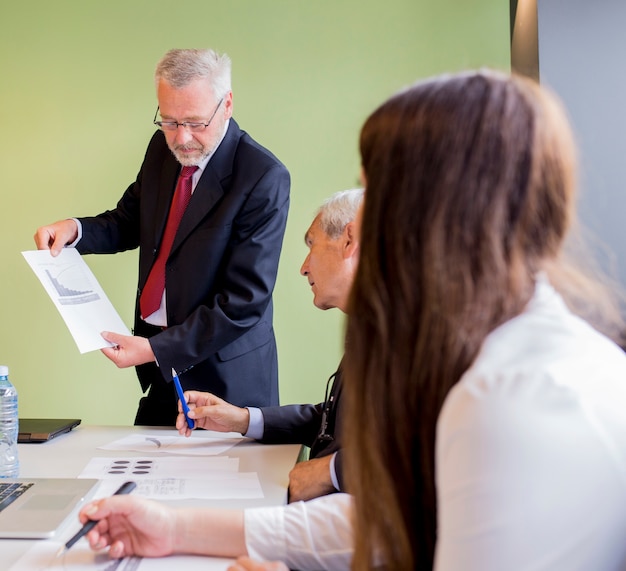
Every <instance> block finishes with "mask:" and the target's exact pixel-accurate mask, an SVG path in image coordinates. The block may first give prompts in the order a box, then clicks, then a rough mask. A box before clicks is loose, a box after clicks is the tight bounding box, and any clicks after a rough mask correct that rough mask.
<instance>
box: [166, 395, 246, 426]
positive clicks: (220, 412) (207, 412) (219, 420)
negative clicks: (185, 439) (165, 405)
mask: <svg viewBox="0 0 626 571" xmlns="http://www.w3.org/2000/svg"><path fill="white" fill-rule="evenodd" d="M184 396H185V399H186V400H187V404H188V405H189V418H193V420H195V421H196V426H197V427H199V428H204V429H205V430H216V431H217V432H239V433H240V434H245V433H246V432H248V425H249V423H250V413H249V412H248V409H247V408H241V407H238V406H235V405H232V404H230V403H227V402H226V401H225V400H223V399H221V398H219V397H216V396H215V395H213V394H211V393H205V392H200V391H186V392H185V394H184ZM176 428H177V429H178V432H179V433H180V434H182V435H184V436H189V435H190V434H191V430H190V429H189V427H188V426H187V421H186V420H185V415H184V414H183V407H182V404H181V403H180V401H179V402H178V417H177V418H176Z"/></svg>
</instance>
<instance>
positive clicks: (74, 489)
mask: <svg viewBox="0 0 626 571" xmlns="http://www.w3.org/2000/svg"><path fill="white" fill-rule="evenodd" d="M98 482H99V480H92V479H82V478H18V479H8V478H7V479H4V478H3V479H0V539H46V538H50V537H53V536H54V534H55V532H56V531H57V529H58V528H59V527H60V526H61V524H63V523H64V521H65V520H66V519H67V518H68V517H69V516H70V514H72V513H74V516H75V517H76V514H75V508H76V507H77V506H78V504H79V503H81V502H82V501H84V500H87V499H90V498H91V497H92V496H93V494H94V492H95V490H96V484H97V483H98ZM79 527H80V526H79V523H78V518H76V528H77V529H78V528H79Z"/></svg>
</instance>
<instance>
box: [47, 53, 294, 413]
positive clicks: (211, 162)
mask: <svg viewBox="0 0 626 571" xmlns="http://www.w3.org/2000/svg"><path fill="white" fill-rule="evenodd" d="M155 83H156V90H157V99H158V104H159V107H158V108H157V112H156V114H155V117H154V123H155V125H157V126H158V127H159V130H158V131H157V132H156V133H155V134H154V135H153V137H152V139H151V141H150V143H149V145H148V149H147V151H146V154H145V158H144V161H143V164H142V166H141V169H140V171H139V174H138V175H137V179H136V180H135V182H134V183H132V184H131V185H130V186H129V187H128V189H127V190H126V192H125V193H124V194H123V196H122V198H121V199H120V201H119V202H118V203H117V206H116V207H115V208H114V209H113V210H109V211H107V212H103V213H102V214H99V215H98V216H95V217H87V218H79V219H69V220H62V221H59V222H56V223H54V224H52V225H50V226H44V227H42V228H39V229H38V230H37V233H36V235H35V242H36V244H37V247H38V248H39V249H50V250H51V252H52V255H57V254H58V253H59V252H60V251H61V249H62V248H63V247H65V246H68V245H71V246H74V245H75V246H76V248H77V249H78V251H79V252H80V253H81V254H91V253H115V252H121V251H124V250H129V249H133V248H137V247H139V282H138V291H137V303H136V311H135V327H134V336H124V335H118V334H114V333H110V332H104V333H103V337H104V338H105V339H106V340H107V341H109V342H111V343H112V344H113V345H114V347H111V348H106V349H103V350H102V352H103V353H104V354H105V355H106V356H107V357H108V358H109V359H111V360H112V361H113V362H114V363H115V364H116V365H117V366H118V367H130V366H136V367H137V375H138V377H139V381H140V383H141V388H142V390H143V391H144V393H145V392H146V391H148V393H147V395H146V396H144V397H143V398H142V399H141V400H140V403H139V409H138V411H137V416H136V418H135V424H143V425H174V423H175V421H176V415H177V408H176V403H177V398H176V393H175V390H174V387H173V383H172V382H171V381H172V376H171V370H172V368H173V369H175V370H176V371H177V372H178V373H179V375H180V377H181V383H182V385H183V387H184V388H185V389H196V390H205V391H211V392H213V393H215V394H217V395H220V396H221V397H223V398H225V399H228V400H230V401H232V402H234V403H240V404H244V403H245V404H251V403H252V404H255V405H257V406H267V405H276V404H278V364H277V354H276V342H275V338H274V330H273V324H272V316H273V308H272V291H273V289H274V283H275V280H276V273H277V269H278V260H279V256H280V251H281V247H282V241H283V234H284V231H285V225H286V221H287V211H288V208H289V187H290V178H289V173H288V171H287V169H286V168H285V166H284V165H283V164H281V163H280V161H279V160H278V159H277V158H276V157H275V156H274V155H273V154H272V153H270V152H269V151H268V150H267V149H265V148H263V147H262V146H261V145H259V144H258V143H257V142H255V141H254V140H253V139H252V138H251V137H250V136H249V135H248V134H247V133H246V132H245V131H242V130H241V129H240V128H239V125H237V123H236V122H235V120H234V119H232V113H233V94H232V91H231V62H230V58H229V57H228V56H227V55H225V54H223V55H219V54H217V53H216V52H214V51H213V50H171V51H169V52H167V53H166V54H165V56H164V57H163V59H162V60H161V61H160V62H159V64H158V65H157V68H156V73H155ZM190 192H191V197H189V193H190ZM187 204H188V206H187Z"/></svg>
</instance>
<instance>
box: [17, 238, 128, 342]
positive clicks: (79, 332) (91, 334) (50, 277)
mask: <svg viewBox="0 0 626 571" xmlns="http://www.w3.org/2000/svg"><path fill="white" fill-rule="evenodd" d="M22 255H23V256H24V258H25V259H26V261H27V262H28V264H29V265H30V267H31V268H32V270H33V271H34V272H35V275H36V276H37V277H38V278H39V281H40V282H41V284H42V285H43V287H44V289H45V290H46V292H47V293H48V295H49V296H50V299H52V301H53V303H54V305H55V307H56V308H57V309H58V311H59V313H60V314H61V317H62V318H63V320H64V321H65V324H66V325H67V328H68V329H69V331H70V333H71V334H72V337H73V338H74V341H75V343H76V345H77V346H78V350H79V351H80V352H81V353H87V352H89V351H95V350H96V349H102V348H103V347H110V346H111V344H110V343H108V342H107V341H105V340H104V339H103V338H102V336H101V335H100V334H101V333H102V331H112V332H114V333H119V334H121V335H130V334H131V333H130V331H129V329H128V327H127V326H126V325H125V323H124V322H123V321H122V319H121V318H120V316H119V314H118V313H117V311H116V310H115V308H114V307H113V305H112V304H111V302H110V301H109V298H108V297H107V296H106V294H105V293H104V290H103V289H102V287H101V286H100V284H99V283H98V280H97V279H96V277H95V276H94V275H93V273H92V271H91V270H90V269H89V266H88V265H87V264H86V263H85V261H84V260H83V258H82V257H81V255H80V254H79V253H78V251H77V250H76V249H75V248H64V249H63V250H62V251H61V253H60V254H59V255H58V256H56V257H53V256H52V255H51V254H50V251H49V250H33V251H27V252H22Z"/></svg>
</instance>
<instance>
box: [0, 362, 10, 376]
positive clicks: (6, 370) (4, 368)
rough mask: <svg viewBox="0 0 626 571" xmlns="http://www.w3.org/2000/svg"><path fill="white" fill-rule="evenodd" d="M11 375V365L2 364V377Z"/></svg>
mask: <svg viewBox="0 0 626 571" xmlns="http://www.w3.org/2000/svg"><path fill="white" fill-rule="evenodd" d="M8 376H9V367H7V366H6V365H0V377H8Z"/></svg>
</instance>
